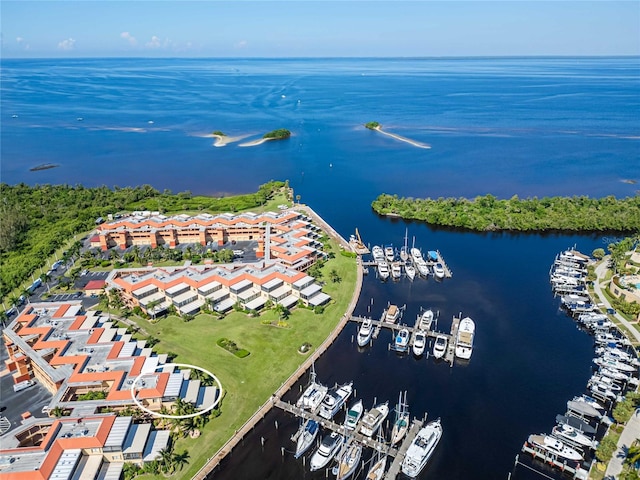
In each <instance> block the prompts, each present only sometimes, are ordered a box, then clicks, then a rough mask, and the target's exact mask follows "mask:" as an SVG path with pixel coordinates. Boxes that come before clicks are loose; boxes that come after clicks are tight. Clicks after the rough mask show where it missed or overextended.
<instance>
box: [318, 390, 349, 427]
mask: <svg viewBox="0 0 640 480" xmlns="http://www.w3.org/2000/svg"><path fill="white" fill-rule="evenodd" d="M352 392H353V382H349V383H345V384H344V385H340V386H338V385H336V386H335V387H333V388H332V389H331V390H329V392H328V393H327V395H326V396H325V397H324V400H322V404H321V405H320V412H319V415H320V416H321V417H322V418H326V419H327V420H330V419H331V418H333V416H334V415H335V414H336V413H338V410H340V407H342V405H344V402H346V401H347V399H348V398H349V397H350V396H351V393H352Z"/></svg>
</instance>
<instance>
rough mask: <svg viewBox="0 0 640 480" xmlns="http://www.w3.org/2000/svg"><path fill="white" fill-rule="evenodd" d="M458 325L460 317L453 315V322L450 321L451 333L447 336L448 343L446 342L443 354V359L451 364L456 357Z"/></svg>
mask: <svg viewBox="0 0 640 480" xmlns="http://www.w3.org/2000/svg"><path fill="white" fill-rule="evenodd" d="M461 316H462V315H461ZM459 326H460V317H453V322H451V333H450V336H449V343H448V344H447V351H446V352H445V354H444V359H445V360H446V361H447V362H449V363H450V364H451V366H453V361H454V359H455V358H456V339H457V338H458V327H459Z"/></svg>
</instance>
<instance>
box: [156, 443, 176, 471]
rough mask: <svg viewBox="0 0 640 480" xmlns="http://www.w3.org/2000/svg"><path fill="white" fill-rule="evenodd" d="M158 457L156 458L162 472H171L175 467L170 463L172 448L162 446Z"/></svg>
mask: <svg viewBox="0 0 640 480" xmlns="http://www.w3.org/2000/svg"><path fill="white" fill-rule="evenodd" d="M158 455H159V456H160V458H159V459H158V463H159V464H160V468H161V469H162V471H163V472H173V470H174V469H175V467H173V465H172V463H173V462H172V460H173V448H172V447H167V448H163V449H162V450H160V451H159V452H158Z"/></svg>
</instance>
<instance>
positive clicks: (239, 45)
mask: <svg viewBox="0 0 640 480" xmlns="http://www.w3.org/2000/svg"><path fill="white" fill-rule="evenodd" d="M247 45H249V42H247V41H246V40H240V41H239V42H238V43H236V45H235V47H236V48H245V47H246V46H247Z"/></svg>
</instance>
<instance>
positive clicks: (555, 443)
mask: <svg viewBox="0 0 640 480" xmlns="http://www.w3.org/2000/svg"><path fill="white" fill-rule="evenodd" d="M528 442H529V443H530V444H531V445H534V446H536V447H538V448H540V449H542V450H544V451H545V452H548V453H551V454H553V455H556V456H558V457H559V458H563V459H566V460H582V454H580V452H578V451H577V450H574V449H573V448H571V447H568V446H566V445H565V444H564V443H562V441H561V440H558V439H557V438H553V437H550V436H549V435H529V440H528Z"/></svg>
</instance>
